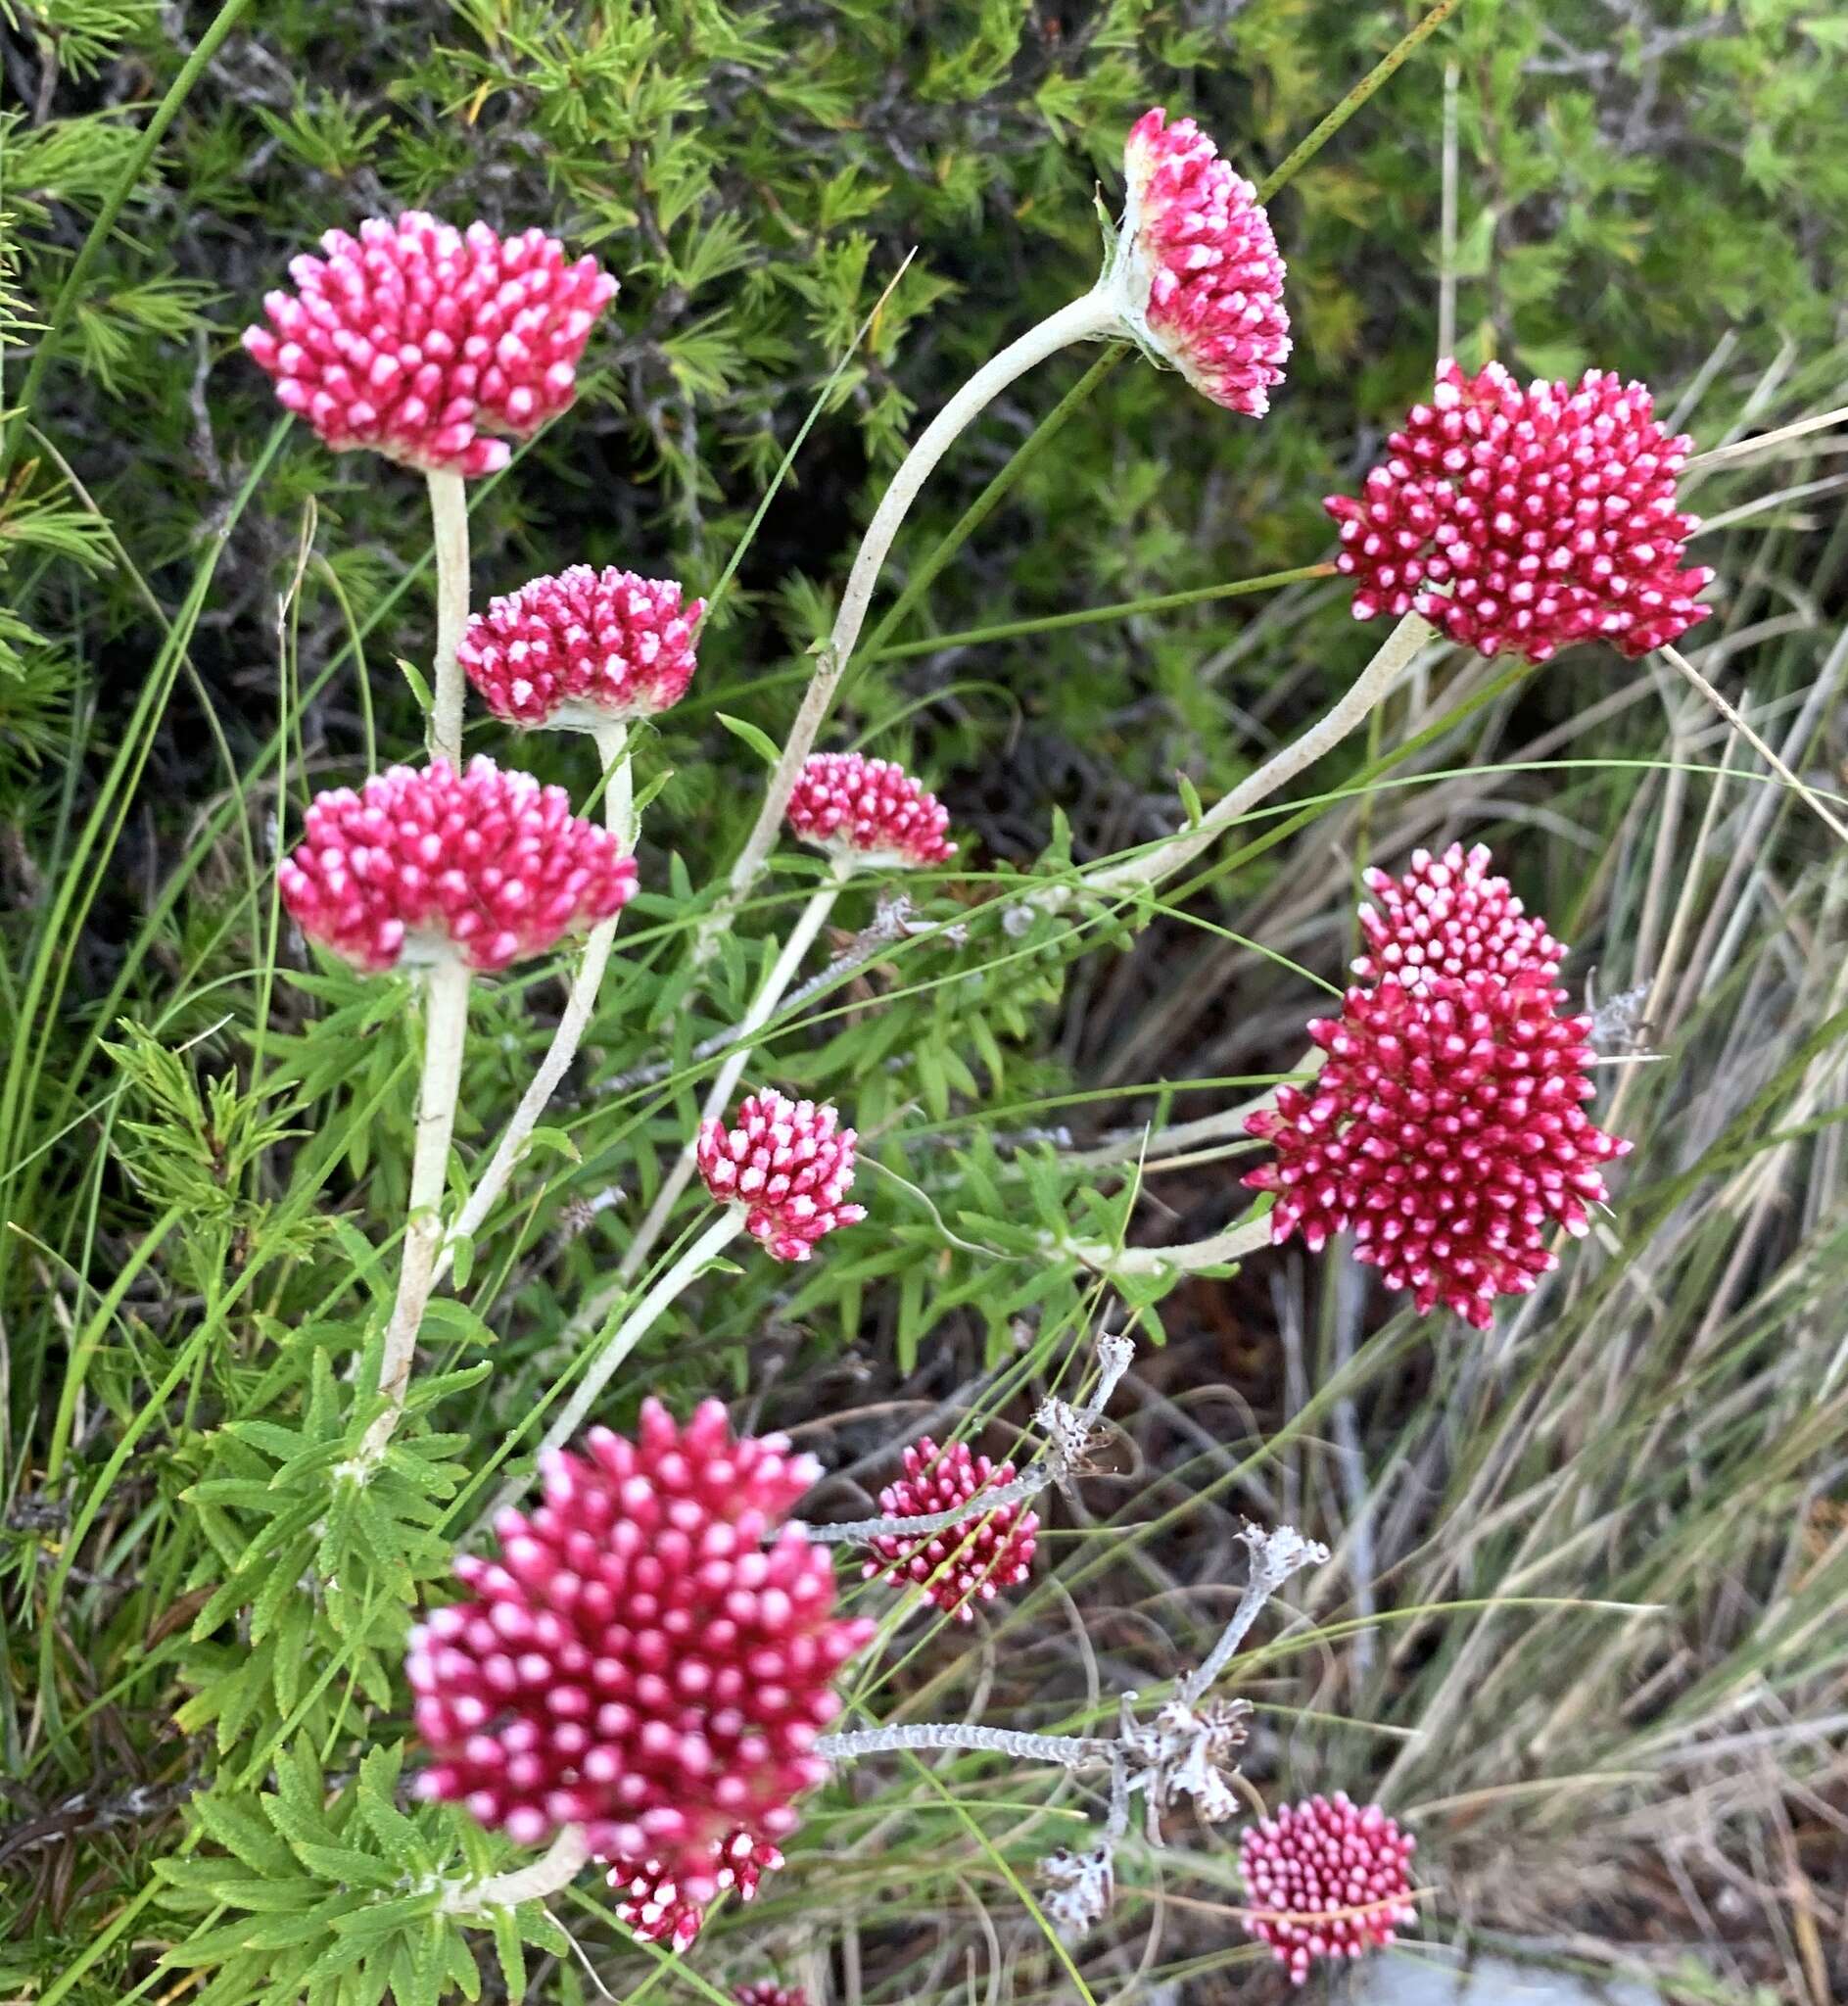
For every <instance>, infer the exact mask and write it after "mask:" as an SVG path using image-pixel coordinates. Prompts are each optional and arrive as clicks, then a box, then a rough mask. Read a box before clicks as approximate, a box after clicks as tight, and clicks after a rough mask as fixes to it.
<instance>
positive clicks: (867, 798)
mask: <svg viewBox="0 0 1848 2006" xmlns="http://www.w3.org/2000/svg"><path fill="white" fill-rule="evenodd" d="M783 819H784V821H785V822H786V823H787V824H788V827H789V833H790V834H791V835H792V836H796V837H798V838H799V839H800V840H801V841H803V842H806V843H812V844H813V845H814V846H815V847H816V848H817V849H824V850H828V851H830V852H832V853H833V854H835V855H838V856H844V857H846V858H847V859H849V860H850V861H852V862H856V863H865V864H891V865H898V866H900V867H913V868H916V867H920V866H924V865H929V864H944V863H948V861H949V860H950V858H951V857H953V856H954V855H955V854H956V845H955V844H954V843H953V842H949V841H947V840H946V839H945V836H944V832H945V831H946V830H947V829H948V828H949V826H950V815H949V810H948V809H947V808H945V807H944V805H943V803H942V802H941V801H939V800H938V799H937V797H936V795H935V794H932V793H927V792H925V790H924V788H922V787H920V786H919V784H918V783H917V782H916V781H915V780H913V779H912V777H911V775H910V774H908V773H907V772H906V771H905V769H904V768H903V767H902V766H899V765H898V764H896V762H894V761H893V760H890V759H868V758H866V757H865V756H864V755H863V754H861V753H858V752H814V753H811V754H810V755H809V757H808V758H807V759H805V760H804V761H803V763H802V770H801V772H800V773H798V774H797V775H796V781H795V788H794V789H793V791H792V792H791V793H790V795H789V805H788V807H787V808H785V809H784V811H783Z"/></svg>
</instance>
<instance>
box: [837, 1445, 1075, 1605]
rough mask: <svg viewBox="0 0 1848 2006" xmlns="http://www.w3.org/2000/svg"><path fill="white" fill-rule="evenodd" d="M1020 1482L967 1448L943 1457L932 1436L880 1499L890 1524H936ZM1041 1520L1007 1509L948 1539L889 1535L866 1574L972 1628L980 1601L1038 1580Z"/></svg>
mask: <svg viewBox="0 0 1848 2006" xmlns="http://www.w3.org/2000/svg"><path fill="white" fill-rule="evenodd" d="M1014 1479H1015V1468H1014V1465H1013V1463H1011V1462H1003V1463H1000V1464H996V1463H995V1462H993V1461H991V1460H990V1459H989V1458H988V1457H985V1456H980V1457H977V1456H972V1455H971V1453H970V1448H969V1445H968V1443H966V1442H952V1443H950V1444H949V1445H948V1446H947V1447H946V1448H943V1449H939V1448H938V1447H937V1445H936V1444H935V1443H934V1442H933V1441H932V1440H931V1439H930V1437H929V1436H928V1435H925V1436H924V1437H922V1438H921V1439H920V1440H919V1441H917V1442H913V1443H911V1444H910V1445H908V1447H907V1448H906V1450H905V1474H904V1475H903V1476H902V1477H901V1478H900V1479H899V1480H898V1481H897V1482H896V1483H892V1484H887V1485H886V1487H885V1488H884V1489H883V1490H882V1491H881V1492H880V1493H879V1510H880V1511H881V1512H882V1513H883V1514H884V1515H885V1516H886V1517H888V1518H930V1517H934V1516H936V1515H937V1514H938V1513H939V1512H944V1511H953V1510H955V1509H957V1507H958V1506H960V1505H962V1504H967V1503H968V1502H969V1501H970V1500H971V1498H975V1497H978V1496H979V1495H980V1494H981V1493H982V1492H983V1491H988V1490H999V1489H1000V1487H1001V1486H1002V1485H1003V1484H1011V1483H1013V1481H1014ZM1038 1530H1039V1519H1038V1518H1037V1517H1036V1516H1035V1515H1034V1513H1033V1512H1031V1511H1029V1510H1027V1509H1026V1508H1025V1506H1024V1505H1021V1504H1001V1505H997V1506H996V1508H995V1509H994V1510H993V1511H990V1512H988V1513H987V1514H986V1515H985V1516H983V1517H978V1518H969V1519H965V1520H963V1521H962V1522H961V1523H959V1524H957V1525H954V1526H952V1527H951V1528H950V1529H949V1530H948V1531H947V1532H933V1533H925V1534H924V1535H922V1536H907V1535H906V1534H904V1533H881V1534H880V1535H879V1536H878V1537H877V1538H876V1539H875V1540H874V1541H873V1542H872V1549H873V1553H874V1556H875V1557H874V1558H873V1559H871V1560H869V1561H867V1562H866V1564H865V1567H864V1568H863V1569H862V1572H863V1573H864V1574H865V1575H866V1576H867V1577H868V1578H869V1579H870V1578H871V1577H873V1576H875V1575H884V1576H886V1577H888V1578H889V1579H891V1580H893V1581H896V1582H910V1583H912V1584H914V1585H915V1586H916V1587H917V1588H918V1589H919V1590H920V1591H921V1592H922V1593H923V1594H924V1595H925V1596H927V1597H928V1598H929V1599H930V1600H931V1601H933V1602H935V1603H936V1605H937V1607H938V1608H940V1609H943V1610H945V1611H947V1612H948V1613H949V1614H950V1615H952V1616H955V1617H956V1618H957V1619H958V1620H959V1621H961V1622H964V1623H967V1622H969V1621H970V1620H971V1617H972V1616H973V1614H974V1605H975V1603H976V1602H978V1601H992V1600H994V1598H995V1597H996V1596H997V1595H998V1594H999V1593H1000V1592H1001V1590H1002V1589H1004V1588H1013V1587H1015V1586H1017V1585H1018V1584H1019V1583H1020V1582H1022V1581H1024V1580H1025V1579H1026V1578H1027V1576H1028V1575H1029V1574H1030V1573H1031V1572H1032V1563H1033V1548H1034V1544H1035V1540H1034V1535H1035V1534H1036V1533H1037V1532H1038Z"/></svg>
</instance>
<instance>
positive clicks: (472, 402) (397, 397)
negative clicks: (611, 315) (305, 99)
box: [244, 210, 616, 474]
mask: <svg viewBox="0 0 1848 2006" xmlns="http://www.w3.org/2000/svg"><path fill="white" fill-rule="evenodd" d="M321 248H322V250H323V251H324V252H325V254H326V255H325V256H324V257H321V258H297V259H296V260H294V261H293V262H292V263H291V264H290V266H289V276H290V277H291V278H293V279H294V280H295V284H296V290H295V291H294V292H293V293H286V292H274V293H270V294H268V295H267V296H266V297H265V299H264V301H263V310H264V311H265V312H266V313H267V314H268V316H269V325H268V326H267V327H249V328H246V329H245V331H244V346H245V348H246V349H248V350H249V351H250V353H251V355H252V357H253V358H255V360H256V362H257V364H258V366H259V367H260V368H261V369H262V370H264V371H265V372H266V373H267V374H268V375H269V377H270V378H271V379H272V380H273V381H274V383H275V386H276V396H277V398H278V399H279V400H280V401H281V403H282V405H283V406H284V407H285V408H286V409H288V410H291V411H293V412H294V413H295V414H296V415H297V416H298V417H301V418H306V419H307V420H308V423H309V424H310V425H312V426H313V428H314V430H315V431H316V432H317V433H318V434H319V435H320V437H321V438H322V439H323V440H324V441H325V442H326V443H327V444H328V445H329V446H331V447H332V448H333V449H334V451H335V452H336V453H344V452H346V451H348V450H349V449H351V448H354V447H367V448H370V450H371V451H372V452H374V453H382V454H385V456H386V457H387V458H388V459H396V460H401V461H402V462H403V464H404V465H406V466H414V467H422V468H425V469H441V470H446V471H450V472H453V473H458V474H490V473H494V472H496V471H497V470H498V468H500V467H503V466H505V465H506V463H507V460H508V457H509V448H508V447H507V444H506V441H505V440H504V439H499V438H493V437H489V436H488V435H489V434H491V433H509V434H511V435H512V436H513V437H514V438H516V439H524V438H527V437H530V435H531V434H533V433H534V432H536V431H538V429H539V428H540V426H541V425H543V424H544V423H545V421H546V419H547V418H551V417H554V416H556V415H557V413H558V412H559V411H561V410H563V409H564V407H565V406H567V405H568V404H569V403H570V402H571V400H572V397H573V395H574V393H575V390H576V385H577V371H578V359H579V358H580V357H581V356H582V355H583V354H584V344H585V342H586V340H587V339H588V338H589V336H590V332H591V329H592V325H593V324H594V323H595V320H596V317H597V315H598V314H599V313H601V312H602V310H603V309H604V308H605V307H607V306H608V305H609V303H610V301H611V300H613V299H614V298H615V297H616V281H615V280H614V279H613V278H611V277H610V276H609V274H608V273H607V272H605V271H603V270H602V269H601V268H600V267H599V266H598V264H597V263H596V261H595V260H594V259H593V258H580V259H579V260H578V261H577V262H576V263H571V264H568V263H566V262H565V254H564V248H563V246H562V245H560V244H559V243H558V242H557V241H556V240H555V239H553V238H551V237H547V236H546V235H545V233H544V232H543V231H541V230H523V231H521V233H520V234H519V235H518V236H516V237H500V236H497V235H496V234H495V232H494V231H493V230H491V229H490V228H489V227H488V225H487V224H486V223H483V222H476V223H470V224H469V226H468V228H467V229H466V230H458V229H454V228H452V227H451V226H450V224H448V223H443V222H438V220H437V219H436V217H435V216H431V215H424V214H423V213H422V212H421V211H420V210H409V211H407V212H406V213H405V214H404V215H401V216H398V217H397V218H396V219H395V220H392V221H389V222H388V221H386V220H385V219H383V218H382V217H378V216H374V217H372V218H370V219H369V220H368V221H366V222H362V223H361V224H360V225H359V234H358V235H357V236H356V237H355V236H350V235H349V234H348V233H347V232H346V231H345V230H329V231H328V232H327V234H326V235H325V236H324V237H323V238H322V239H321Z"/></svg>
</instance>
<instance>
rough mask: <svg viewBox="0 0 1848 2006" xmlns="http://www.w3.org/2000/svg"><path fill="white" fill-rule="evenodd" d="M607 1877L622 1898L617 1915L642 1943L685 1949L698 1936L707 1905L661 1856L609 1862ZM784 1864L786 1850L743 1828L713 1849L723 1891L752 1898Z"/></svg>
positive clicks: (715, 1874)
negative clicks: (671, 1872)
mask: <svg viewBox="0 0 1848 2006" xmlns="http://www.w3.org/2000/svg"><path fill="white" fill-rule="evenodd" d="M605 1865H606V1866H607V1867H608V1869H609V1871H608V1873H607V1874H606V1875H605V1876H604V1879H605V1880H606V1881H607V1882H608V1883H609V1886H610V1887H611V1888H613V1889H614V1890H615V1892H616V1894H617V1896H618V1897H619V1898H618V1900H617V1903H616V1919H617V1921H618V1922H621V1923H625V1924H627V1925H628V1927H629V1928H630V1929H631V1930H633V1931H634V1932H635V1934H637V1935H638V1936H640V1938H641V1940H642V1941H643V1942H644V1943H668V1944H671V1945H672V1946H673V1947H674V1948H675V1949H676V1950H685V1949H686V1948H687V1945H688V1944H689V1943H690V1942H691V1941H692V1940H693V1938H694V1937H695V1936H697V1935H698V1934H699V1932H700V1929H701V1926H702V1925H703V1924H704V1922H705V1920H706V1910H707V1907H708V1906H709V1903H707V1902H705V1901H694V1900H691V1899H689V1898H688V1897H687V1895H685V1894H683V1893H682V1892H681V1889H680V1885H679V1883H678V1882H676V1881H674V1880H673V1879H671V1878H670V1876H669V1874H668V1871H667V1869H666V1867H665V1866H663V1864H662V1863H661V1861H659V1860H658V1859H645V1860H631V1859H614V1860H607V1861H606V1862H605ZM781 1866H782V1849H781V1848H780V1847H778V1846H775V1845H772V1844H771V1843H770V1842H769V1840H768V1839H753V1838H752V1837H751V1835H750V1834H749V1833H748V1832H744V1831H742V1830H740V1831H737V1832H733V1833H729V1834H727V1836H726V1837H725V1838H724V1839H721V1840H720V1841H719V1842H718V1844H717V1845H716V1846H715V1847H714V1848H713V1858H712V1880H713V1885H714V1887H716V1888H717V1889H718V1890H719V1892H721V1893H724V1892H725V1891H727V1890H728V1889H730V1890H733V1891H734V1892H735V1893H736V1895H737V1898H738V1899H739V1900H740V1901H749V1900H751V1899H752V1898H753V1896H755V1894H756V1892H757V1887H758V1883H759V1882H760V1881H762V1880H763V1878H764V1876H765V1875H766V1874H774V1873H776V1872H777V1870H778V1869H779V1868H780V1867H781Z"/></svg>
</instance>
